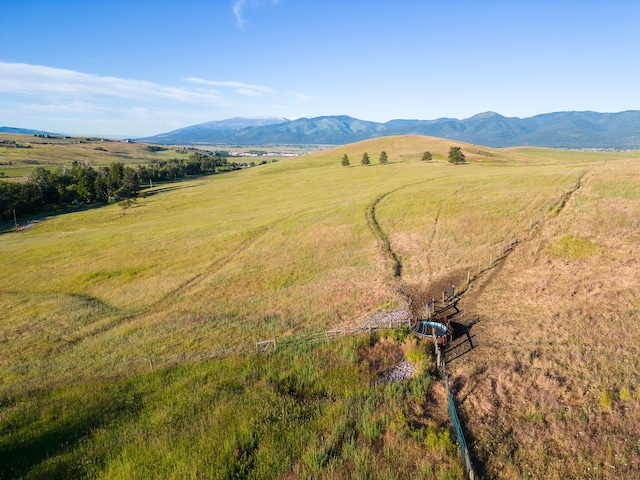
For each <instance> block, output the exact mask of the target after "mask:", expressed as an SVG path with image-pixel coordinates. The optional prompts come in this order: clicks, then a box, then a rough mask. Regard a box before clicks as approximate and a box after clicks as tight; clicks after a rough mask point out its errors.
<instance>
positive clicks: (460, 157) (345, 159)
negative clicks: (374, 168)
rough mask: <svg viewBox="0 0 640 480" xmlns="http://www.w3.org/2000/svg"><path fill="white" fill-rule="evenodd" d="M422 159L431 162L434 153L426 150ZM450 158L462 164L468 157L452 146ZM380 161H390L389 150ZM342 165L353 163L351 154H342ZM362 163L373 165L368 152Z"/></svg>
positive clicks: (450, 161)
mask: <svg viewBox="0 0 640 480" xmlns="http://www.w3.org/2000/svg"><path fill="white" fill-rule="evenodd" d="M421 160H422V161H424V162H431V161H432V160H433V155H432V154H431V152H429V151H428V150H427V151H426V152H424V153H423V154H422V158H421ZM448 160H449V163H455V164H460V163H466V161H467V160H466V157H465V155H464V153H463V152H462V149H461V148H460V147H451V148H449V155H448ZM378 162H379V163H380V164H381V165H385V164H387V163H389V157H388V156H387V152H385V151H384V150H383V151H382V152H381V153H380V157H379V158H378ZM340 165H342V166H343V167H348V166H350V165H351V161H350V160H349V155H347V154H346V153H345V154H344V155H343V156H342V159H341V160H340ZM360 165H371V158H370V157H369V154H368V153H367V152H364V153H363V154H362V159H361V160H360Z"/></svg>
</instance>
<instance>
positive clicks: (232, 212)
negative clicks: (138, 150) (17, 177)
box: [0, 137, 632, 478]
mask: <svg viewBox="0 0 640 480" xmlns="http://www.w3.org/2000/svg"><path fill="white" fill-rule="evenodd" d="M453 143H455V144H458V143H456V142H450V141H446V140H441V139H432V138H428V137H393V138H382V139H376V140H372V141H369V142H361V143H358V144H353V145H349V146H344V147H340V148H337V149H334V150H329V151H325V152H318V153H315V154H312V155H309V156H306V157H302V158H296V159H288V160H282V161H280V162H278V163H273V164H268V165H263V166H259V167H255V168H252V169H249V170H244V171H239V172H233V173H227V174H224V175H218V176H212V177H206V178H200V179H196V180H188V181H182V182H176V183H175V184H165V185H162V186H156V187H155V188H154V189H152V190H151V191H149V192H148V193H149V194H148V195H147V196H146V197H145V198H140V199H139V200H138V201H137V202H136V203H135V205H133V206H132V207H131V208H128V209H126V211H125V210H124V209H123V208H121V207H120V206H118V205H110V206H107V207H102V208H96V209H91V210H85V211H78V212H74V213H70V214H66V215H59V216H56V217H53V218H50V219H47V220H44V221H42V222H40V223H39V224H38V225H37V226H35V227H33V228H31V229H29V230H26V231H23V232H18V233H15V234H14V233H11V234H5V235H2V236H0V265H2V276H1V277H0V303H1V304H2V309H1V310H0V347H1V348H2V355H1V356H0V386H1V389H2V391H3V395H4V396H3V397H2V398H0V402H1V403H2V407H1V408H2V410H0V412H1V415H2V416H0V422H2V423H1V425H2V427H3V428H5V430H3V431H9V430H10V431H11V434H10V435H8V436H7V437H3V440H2V441H3V442H4V443H3V444H2V445H3V446H2V447H0V455H4V457H3V459H6V458H13V457H12V455H13V454H15V458H18V460H16V461H15V462H13V463H12V465H13V467H11V468H18V470H19V472H21V474H24V475H25V476H27V477H28V476H32V477H37V476H46V475H54V474H55V475H57V476H82V475H86V476H91V477H96V476H97V477H100V476H104V477H109V478H136V477H138V478H144V477H148V476H158V477H171V476H174V477H176V478H189V477H193V476H203V475H204V476H211V477H213V478H216V475H218V476H219V477H220V478H224V477H225V476H227V477H228V476H234V475H236V476H240V477H242V476H243V475H244V474H245V473H246V472H248V471H250V472H253V474H254V476H255V477H257V478H273V477H272V475H273V476H284V475H286V474H290V475H293V476H294V477H296V476H297V477H299V476H303V477H304V476H314V475H316V476H321V477H325V478H332V477H333V478H341V477H342V478H350V475H349V473H351V472H359V474H361V475H362V476H363V477H366V476H372V475H374V473H376V474H377V473H379V472H387V473H389V475H392V473H393V472H396V475H399V476H401V477H402V476H405V475H404V474H403V472H407V475H406V476H408V475H409V474H413V473H415V472H416V471H417V470H420V471H422V472H423V473H424V474H425V475H427V476H429V477H432V478H434V477H435V478H437V477H438V476H441V477H443V478H444V477H446V476H447V475H451V476H452V478H459V477H460V476H461V474H462V473H461V469H460V467H459V464H457V463H455V462H450V461H449V460H444V461H443V460H442V459H441V458H440V457H441V456H444V457H446V458H449V457H450V456H451V448H452V447H451V441H450V440H451V439H450V437H447V431H446V430H443V429H438V428H435V427H433V426H429V425H427V424H426V423H425V424H421V425H418V426H417V427H416V425H417V424H416V422H418V424H419V423H420V422H421V421H424V419H423V418H422V419H416V418H413V420H411V415H410V413H411V412H407V411H406V409H405V402H406V401H408V402H410V403H411V404H413V405H416V404H417V403H419V402H420V401H421V400H420V399H424V396H425V394H426V392H428V390H429V388H430V384H431V383H430V382H431V379H430V377H429V375H428V368H424V369H422V370H421V371H420V374H419V376H418V377H417V378H416V379H414V380H413V381H411V382H409V383H407V384H406V385H405V384H402V385H390V386H388V387H383V386H377V387H375V388H373V387H370V386H369V384H370V381H371V378H370V372H368V371H364V370H363V368H364V367H363V366H362V364H361V363H360V362H358V348H357V346H356V347H354V346H353V345H352V344H350V343H349V342H346V343H345V344H344V345H342V346H338V347H337V350H331V349H320V350H318V351H306V350H305V351H301V352H295V354H288V355H289V356H287V354H284V353H282V354H278V355H276V356H275V357H273V358H270V359H266V358H262V357H253V356H249V357H232V358H228V359H225V360H222V361H215V362H205V363H197V362H199V361H201V360H202V359H203V358H206V357H205V356H200V357H195V356H194V355H198V354H200V353H206V352H212V351H216V350H217V349H219V348H221V347H229V346H233V345H238V344H240V345H245V346H249V347H250V348H251V347H252V346H253V345H254V342H255V341H256V340H263V339H267V338H274V337H278V336H282V335H286V334H289V333H299V332H301V331H304V330H310V329H317V328H325V327H326V328H330V327H332V326H334V325H339V324H344V323H346V322H350V321H355V320H361V319H363V318H365V317H367V316H368V315H370V314H372V313H373V312H375V311H377V310H378V309H381V308H388V307H389V306H395V305H399V304H401V303H402V302H406V299H405V298H403V296H402V294H401V292H400V290H399V288H398V284H397V282H394V280H393V275H392V271H391V269H390V267H389V265H388V261H387V260H386V257H385V254H384V253H383V251H382V248H381V246H380V245H379V244H378V240H379V238H380V237H377V236H376V235H375V234H374V232H372V230H371V228H370V224H369V223H368V220H367V211H368V209H369V208H370V206H371V205H372V202H375V201H376V199H380V200H379V202H378V203H377V204H376V207H375V216H376V221H377V222H378V224H379V227H380V230H381V231H382V232H383V233H384V235H385V236H386V238H387V239H388V242H389V245H390V248H391V249H392V250H393V252H395V253H396V254H397V255H398V257H399V259H400V262H401V263H402V277H401V281H402V282H405V283H408V284H414V285H418V286H420V287H421V288H425V289H426V288H428V286H429V285H430V284H431V283H432V282H434V281H437V280H439V279H442V278H445V277H449V276H450V275H451V274H452V273H457V272H463V276H464V277H466V271H467V270H469V269H471V268H476V266H477V264H478V262H479V261H486V259H487V257H488V254H490V253H492V252H495V253H497V251H496V249H497V247H498V246H499V245H501V244H502V243H503V242H506V241H508V240H510V239H514V238H524V237H526V236H527V235H528V234H529V232H530V230H531V225H532V224H533V223H535V222H537V221H539V220H541V219H543V218H544V216H545V211H546V209H547V208H548V207H549V206H550V205H554V204H555V203H556V202H557V199H558V197H559V195H560V194H562V193H563V192H566V191H567V190H568V189H570V188H572V185H573V182H574V181H575V179H576V177H577V176H578V174H579V172H582V171H584V170H585V169H587V170H588V169H589V168H590V166H591V165H593V164H594V162H597V161H600V160H601V159H602V158H603V155H605V154H600V156H598V155H596V154H592V153H589V154H584V155H580V153H579V152H564V151H549V150H544V149H524V150H518V149H504V150H496V149H487V148H484V147H477V146H468V145H464V144H460V145H462V147H463V151H464V152H465V155H467V159H468V160H469V161H470V164H469V165H465V166H451V165H448V164H447V162H446V155H447V151H448V149H449V147H450V145H451V144H453ZM107 148H108V147H107ZM465 149H466V150H465ZM382 150H385V151H386V152H387V153H388V155H389V162H390V163H389V164H388V165H378V164H375V163H374V164H373V165H371V166H367V167H363V166H360V165H356V162H355V161H354V160H355V159H358V158H360V156H361V155H362V153H363V152H364V151H367V152H368V153H369V155H370V156H371V158H372V159H376V158H377V157H378V156H379V153H380V151H382ZM425 150H429V151H431V152H432V154H433V156H434V162H432V163H426V162H422V161H420V158H421V156H422V153H423V152H424V151H425ZM102 153H104V152H96V151H91V154H92V155H97V154H102ZM344 153H348V155H349V157H350V158H351V159H352V166H350V167H348V168H344V167H341V166H340V158H341V157H342V155H343V154H344ZM132 155H133V154H132ZM607 155H609V156H611V154H607ZM105 158H107V157H105ZM612 161H613V160H612ZM616 178H617V177H616ZM611 188H613V187H612V186H610V187H607V188H606V190H607V191H609V190H610V189H611ZM630 188H631V187H629V188H626V189H624V190H623V194H620V192H614V193H615V195H617V196H618V197H619V196H622V197H623V198H622V200H624V199H628V198H629V196H630V195H632V193H631V194H630V193H628V192H629V191H631V192H632V190H630ZM603 196H605V195H604V194H603ZM614 200H615V201H619V200H620V199H618V198H617V197H616V199H614ZM602 201H603V202H606V201H611V199H610V198H603V199H602ZM602 208H603V212H604V211H605V210H606V209H605V208H604V204H603V206H602ZM603 218H604V220H605V221H604V222H602V225H601V226H600V227H598V228H601V229H604V228H606V226H607V225H610V224H611V223H609V224H607V223H606V222H614V221H615V222H618V223H620V222H622V221H623V220H624V221H625V222H629V218H630V217H629V216H625V217H624V218H623V217H620V219H616V218H617V217H615V216H612V215H609V216H608V217H606V218H605V217H604V214H603ZM628 228H631V226H629V227H628ZM558 237H559V238H560V237H561V235H558ZM575 238H576V239H577V238H591V237H586V236H584V237H583V235H582V234H581V233H579V232H576V233H575ZM594 241H595V240H594ZM574 243H575V242H574ZM598 244H599V241H598ZM400 340H404V339H398V341H400ZM349 345H351V346H349ZM405 347H406V348H405V357H406V358H407V359H408V360H410V361H412V362H417V363H420V362H422V361H423V360H424V358H425V353H424V351H421V350H420V349H419V347H418V346H417V345H408V344H407V345H405ZM340 352H341V353H340ZM195 358H198V360H197V361H196V360H194V359H195ZM389 361H391V360H389ZM180 364H181V366H177V367H176V365H180ZM152 368H153V372H151V369H152ZM297 396H300V398H301V399H302V402H299V401H298V397H297ZM82 402H85V404H86V406H87V409H86V411H84V410H82V407H81V405H84V404H83V403H82ZM49 404H50V405H52V406H51V407H48V406H47V405H49ZM105 404H108V405H109V407H104V405H105ZM5 405H7V407H6V408H5ZM19 405H23V406H19ZM103 408H105V413H104V414H95V412H99V411H100V410H101V409H103ZM56 409H58V410H56ZM65 409H66V412H67V413H65V414H61V412H62V413H64V412H63V410H65ZM434 428H435V429H434ZM269 429H271V432H269V431H268V430H269ZM222 431H228V432H231V433H229V435H226V436H224V437H222V436H220V437H219V438H218V437H216V436H215V435H220V433H219V432H222ZM211 432H215V433H211ZM381 438H384V442H383V443H384V447H383V448H382V449H381V448H380V442H381ZM60 439H61V440H60ZM400 440H402V441H400ZM19 442H23V444H24V445H27V446H33V445H35V446H36V447H40V446H43V447H47V448H48V449H47V448H45V449H44V450H43V451H44V453H41V454H37V455H36V454H32V453H30V452H29V451H28V449H25V450H24V451H23V450H20V451H16V450H15V448H14V447H13V446H14V445H18V444H20V443H19ZM52 442H53V443H52ZM56 442H57V443H56ZM65 442H66V443H65ZM51 445H53V446H51ZM57 445H68V447H58V446H57ZM403 445H404V447H403ZM425 446H428V447H429V448H433V449H434V450H435V451H436V453H434V454H433V455H432V454H429V455H430V456H428V458H424V457H423V455H421V454H420V453H419V452H421V451H422V450H423V449H424V448H425ZM286 452H291V453H290V454H287V453H286ZM438 452H440V453H438ZM34 455H35V456H34ZM192 457H193V458H192ZM20 459H23V460H20ZM418 459H419V460H418ZM20 462H23V463H20ZM0 463H3V462H0ZM418 463H420V465H419V466H418ZM19 465H25V466H24V467H20V466H19ZM72 465H75V466H72ZM442 465H445V466H444V467H442ZM441 467H442V468H444V469H445V470H446V472H449V473H443V471H444V470H442V468H441ZM5 468H9V467H5ZM20 469H22V470H20ZM5 471H6V470H5ZM202 472H205V473H204V474H202ZM3 473H4V472H3ZM209 474H210V475H209ZM18 476H19V475H18ZM447 478H448V477H447Z"/></svg>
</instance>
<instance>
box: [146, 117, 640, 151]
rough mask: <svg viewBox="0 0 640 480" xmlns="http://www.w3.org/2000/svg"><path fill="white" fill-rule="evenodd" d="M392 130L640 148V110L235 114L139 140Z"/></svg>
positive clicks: (339, 140)
mask: <svg viewBox="0 0 640 480" xmlns="http://www.w3.org/2000/svg"><path fill="white" fill-rule="evenodd" d="M389 135H427V136H432V137H440V138H448V139H450V140H453V141H456V140H457V141H462V142H468V143H474V144H476V145H486V146H488V147H498V148H499V147H512V146H520V145H534V146H540V147H556V148H625V149H640V111H638V110H629V111H625V112H620V113H597V112H556V113H546V114H542V115H536V116H534V117H529V118H518V117H505V116H503V115H500V114H499V113H496V112H492V111H489V112H483V113H479V114H477V115H474V116H473V117H470V118H467V119H465V120H458V119H456V118H438V119H436V120H401V119H398V120H390V121H388V122H386V123H378V122H370V121H367V120H360V119H357V118H354V117H351V116H349V115H333V116H332V115H326V116H320V117H312V118H309V117H298V118H296V119H286V118H281V117H258V118H255V117H254V118H251V117H237V118H230V119H227V120H216V121H212V122H206V123H201V124H198V125H193V126H191V127H185V128H182V129H179V130H174V131H172V132H168V133H163V134H160V135H156V136H154V137H148V138H142V139H140V140H141V141H145V142H149V143H159V144H165V145H167V144H169V145H171V144H173V145H181V144H190V143H192V144H196V143H200V144H234V145H268V144H279V145H283V144H325V145H344V144H347V143H353V142H357V141H360V140H367V139H370V138H375V137H382V136H389Z"/></svg>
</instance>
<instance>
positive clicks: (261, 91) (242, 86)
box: [184, 77, 274, 97]
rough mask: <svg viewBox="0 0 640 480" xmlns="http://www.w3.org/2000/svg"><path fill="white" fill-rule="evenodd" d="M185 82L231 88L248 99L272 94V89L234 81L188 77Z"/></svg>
mask: <svg viewBox="0 0 640 480" xmlns="http://www.w3.org/2000/svg"><path fill="white" fill-rule="evenodd" d="M184 80H185V81H186V82H190V83H196V84H199V85H208V86H212V87H221V88H233V89H234V91H235V92H236V93H239V94H241V95H247V96H249V97H261V96H263V95H265V94H267V95H271V94H273V93H274V91H273V89H271V88H269V87H263V86H261V85H252V84H250V83H243V82H235V81H222V82H221V81H215V80H204V79H202V78H195V77H189V78H185V79H184Z"/></svg>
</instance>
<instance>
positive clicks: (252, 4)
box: [231, 0, 279, 30]
mask: <svg viewBox="0 0 640 480" xmlns="http://www.w3.org/2000/svg"><path fill="white" fill-rule="evenodd" d="M278 2H279V0H236V1H235V2H234V3H233V5H232V6H231V9H232V10H233V14H234V15H235V17H236V24H237V25H238V28H240V29H241V30H244V27H245V25H246V23H247V21H246V18H245V14H246V10H247V9H249V8H251V9H256V8H259V7H264V6H273V5H277V4H278Z"/></svg>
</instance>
